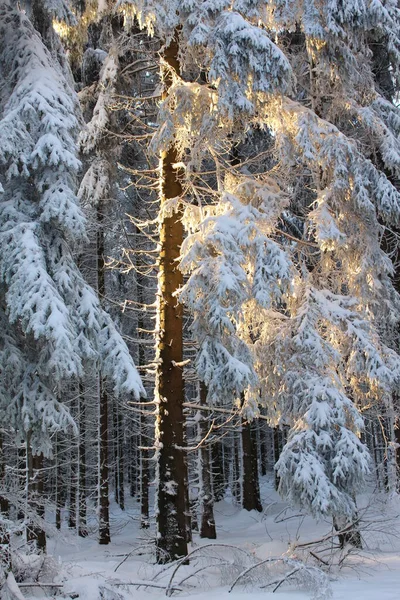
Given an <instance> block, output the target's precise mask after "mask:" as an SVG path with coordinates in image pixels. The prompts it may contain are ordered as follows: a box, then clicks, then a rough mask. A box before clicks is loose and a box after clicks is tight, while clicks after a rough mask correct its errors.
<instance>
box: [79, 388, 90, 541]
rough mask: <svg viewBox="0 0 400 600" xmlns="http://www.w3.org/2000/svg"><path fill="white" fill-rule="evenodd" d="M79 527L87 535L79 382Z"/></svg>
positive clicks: (83, 420) (83, 425)
mask: <svg viewBox="0 0 400 600" xmlns="http://www.w3.org/2000/svg"><path fill="white" fill-rule="evenodd" d="M78 410H79V447H78V452H79V498H78V502H79V529H78V534H79V536H80V537H86V536H87V535H88V530H87V522H86V518H87V515H86V512H87V511H86V405H85V396H84V388H83V385H82V383H80V384H79V406H78Z"/></svg>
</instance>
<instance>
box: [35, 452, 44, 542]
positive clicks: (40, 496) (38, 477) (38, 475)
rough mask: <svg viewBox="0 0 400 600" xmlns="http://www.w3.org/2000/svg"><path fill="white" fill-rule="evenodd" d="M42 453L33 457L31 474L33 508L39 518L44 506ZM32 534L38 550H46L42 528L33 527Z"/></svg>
mask: <svg viewBox="0 0 400 600" xmlns="http://www.w3.org/2000/svg"><path fill="white" fill-rule="evenodd" d="M43 462H44V459H43V454H38V455H36V456H34V457H33V460H32V466H33V476H34V479H35V484H34V490H35V508H36V514H37V515H38V517H40V518H41V519H44V516H45V508H44V477H43ZM34 535H35V538H36V545H37V548H38V550H40V551H42V552H46V534H45V532H44V531H43V529H42V528H41V527H39V526H37V527H35V528H34Z"/></svg>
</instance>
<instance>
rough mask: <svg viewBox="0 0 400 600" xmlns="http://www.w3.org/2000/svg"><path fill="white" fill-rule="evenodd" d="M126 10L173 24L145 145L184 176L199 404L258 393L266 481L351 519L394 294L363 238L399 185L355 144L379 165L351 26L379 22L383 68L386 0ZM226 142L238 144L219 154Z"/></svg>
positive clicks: (186, 263)
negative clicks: (167, 74)
mask: <svg viewBox="0 0 400 600" xmlns="http://www.w3.org/2000/svg"><path fill="white" fill-rule="evenodd" d="M130 6H131V7H132V8H133V13H134V14H135V15H136V16H137V17H138V19H139V22H140V23H141V25H142V26H143V27H147V28H148V30H149V32H150V33H151V32H152V31H153V30H156V31H157V34H158V35H159V36H161V38H162V39H163V40H165V43H166V45H167V44H168V43H169V41H170V40H171V36H172V32H173V31H175V30H177V31H178V32H179V44H180V53H181V57H182V61H183V62H182V65H181V74H180V75H179V73H178V74H174V81H173V83H172V85H171V86H170V89H169V93H168V96H167V97H166V98H165V99H164V101H163V102H162V104H161V106H160V112H159V129H158V132H157V134H156V136H155V138H154V140H153V147H154V148H157V149H159V150H160V149H164V150H167V149H168V148H170V147H171V146H172V145H173V146H174V148H176V152H177V154H176V162H177V163H178V164H179V167H180V169H181V170H182V173H184V187H185V191H186V196H187V197H188V202H187V203H186V204H185V205H184V207H183V214H184V216H183V221H184V224H185V227H186V229H187V231H188V233H189V235H188V237H187V239H186V240H185V242H184V244H183V247H182V252H181V269H182V270H183V271H184V272H185V273H187V274H188V275H189V280H188V282H187V283H186V284H185V286H184V287H183V291H182V294H181V298H182V300H184V302H185V303H186V305H187V306H188V308H189V309H190V310H191V312H192V314H193V317H194V321H193V327H192V331H193V333H194V336H195V338H196V340H197V341H198V343H199V348H200V349H199V355H198V359H197V371H198V374H199V377H200V379H201V380H202V381H203V382H204V383H205V385H206V386H207V388H208V401H209V402H215V403H221V402H226V403H228V402H229V403H232V400H234V401H235V399H236V404H237V405H240V404H242V410H243V415H244V417H245V418H251V417H254V416H257V414H258V407H257V405H258V402H259V399H260V390H261V401H262V402H264V403H265V404H266V405H267V407H268V409H269V414H270V417H271V421H272V422H274V423H277V424H287V425H290V427H291V430H290V433H289V437H288V441H287V444H286V446H285V447H284V449H283V451H282V453H281V456H280V459H279V462H278V465H277V469H278V475H279V480H280V491H281V493H282V494H284V495H285V496H287V497H288V498H289V499H290V500H291V501H293V502H295V503H298V504H300V505H302V506H303V507H305V508H307V509H308V510H309V511H310V512H311V513H313V514H319V515H320V514H322V515H333V516H334V517H335V518H339V517H348V518H351V517H352V516H354V514H355V511H356V507H355V503H354V494H355V492H356V491H357V490H358V489H359V488H360V486H361V484H362V482H363V480H364V479H365V475H366V474H367V473H368V469H369V456H368V451H367V449H366V447H365V446H364V445H363V444H362V443H361V442H360V439H359V433H360V431H361V430H362V428H363V422H362V419H361V416H360V413H359V410H358V408H359V407H360V406H362V405H363V403H364V402H365V401H366V400H368V401H371V399H372V400H373V401H378V400H379V401H383V402H389V401H390V399H391V397H392V393H393V390H394V388H395V387H396V385H397V383H398V378H399V373H400V371H399V367H400V363H399V357H398V355H397V353H396V352H395V350H394V349H393V348H391V347H390V346H389V345H387V344H386V343H385V341H386V340H385V341H384V337H383V335H382V334H383V333H384V331H383V327H382V324H381V322H380V319H382V318H383V315H385V319H386V320H387V321H391V322H393V315H396V314H397V313H398V307H399V298H398V295H397V293H396V292H395V290H394V288H393V285H392V281H391V276H392V275H393V265H392V263H391V260H390V258H389V257H388V255H387V254H385V252H384V250H383V249H382V248H381V246H380V236H381V231H382V224H383V226H384V224H385V223H389V222H390V221H393V220H395V222H397V220H398V216H399V207H400V204H399V194H398V192H397V190H396V189H395V187H394V186H393V185H392V183H391V182H390V181H389V179H388V178H387V176H386V173H385V171H384V170H382V169H380V168H379V166H378V165H377V164H376V162H374V161H373V160H371V159H372V153H371V145H368V143H366V140H368V141H370V140H371V144H372V147H373V148H375V149H376V150H379V152H380V154H381V156H382V161H383V164H384V166H385V168H386V169H388V170H392V171H396V169H397V168H398V167H397V165H398V157H399V153H398V141H397V137H396V131H397V129H396V127H397V125H396V123H397V112H396V109H395V108H394V107H393V106H392V105H390V104H389V103H388V102H387V100H386V99H384V98H383V97H382V96H380V94H379V90H377V89H376V88H375V85H374V80H373V76H372V74H373V73H372V69H373V66H372V60H371V58H372V57H371V53H370V50H369V48H368V46H367V44H366V40H367V39H368V36H370V35H371V32H374V35H377V36H378V37H379V36H380V35H382V36H384V38H385V40H386V42H385V43H386V44H387V52H388V56H390V57H391V58H390V60H391V61H392V64H393V73H394V75H395V74H396V73H397V61H398V47H399V37H398V25H397V23H398V9H397V8H396V6H395V4H394V3H392V2H385V3H383V2H379V1H378V2H373V3H367V2H363V1H361V2H359V1H357V2H348V3H346V4H345V5H344V4H343V5H338V3H336V2H331V1H329V0H325V1H323V2H318V3H316V2H313V1H312V2H302V1H300V0H298V1H297V0H293V1H290V0H289V1H285V2H281V1H280V0H276V1H275V2H272V3H269V4H267V3H264V2H260V1H258V0H236V1H235V2H233V3H232V2H225V1H224V0H221V1H219V2H217V1H215V2H212V1H211V2H208V1H205V2H194V1H192V0H184V1H182V2H156V3H155V2H151V1H144V0H142V1H139V0H138V1H137V2H130ZM183 57H184V60H183ZM296 77H297V82H296ZM257 129H258V130H260V129H261V130H262V129H264V130H266V131H267V132H270V133H272V134H273V135H272V136H268V135H265V144H266V146H267V148H268V150H269V153H270V156H271V159H270V160H265V159H263V157H262V156H261V155H260V156H257V155H256V153H255V152H254V150H253V151H252V150H251V147H250V142H249V140H250V137H251V135H253V134H254V132H255V131H256V130H257ZM237 144H242V146H243V147H244V148H247V152H248V156H247V157H246V159H243V160H241V161H240V162H239V164H237V165H232V164H231V161H230V160H229V156H230V153H231V150H230V149H231V148H232V146H235V145H237ZM206 173H208V174H210V173H213V176H211V175H209V176H207V175H206ZM174 208H175V206H174ZM378 307H379V310H378ZM242 394H244V402H241V400H240V398H241V396H242Z"/></svg>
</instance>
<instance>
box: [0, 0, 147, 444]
mask: <svg viewBox="0 0 400 600" xmlns="http://www.w3.org/2000/svg"><path fill="white" fill-rule="evenodd" d="M0 73H1V78H2V86H1V90H0V117H1V119H0V146H1V151H0V187H1V194H0V232H1V233H0V236H1V251H0V272H1V296H0V297H1V301H0V302H1V310H2V324H3V325H4V329H3V331H5V333H6V336H4V337H3V341H2V346H1V353H2V360H1V365H0V369H1V372H2V377H1V394H0V396H1V413H2V420H4V421H6V422H7V423H8V425H11V426H12V427H14V428H15V430H16V431H17V432H19V435H20V436H21V437H24V436H25V435H26V433H27V432H28V431H29V432H30V436H31V437H30V439H31V444H32V447H33V450H34V452H43V453H47V454H48V453H50V451H51V445H50V438H49V436H50V434H51V432H52V431H54V430H56V429H59V428H63V427H65V425H66V423H67V422H68V421H70V418H69V416H68V413H67V412H66V411H65V409H63V407H62V405H61V404H60V402H59V400H58V399H57V396H58V395H59V393H60V390H61V385H62V382H63V381H65V380H66V379H69V378H71V377H74V378H80V377H81V376H82V374H83V372H84V369H85V365H87V364H89V363H95V364H97V365H98V367H99V369H100V370H101V371H102V373H103V375H104V376H105V377H107V379H108V380H109V381H110V383H112V385H113V387H114V390H115V392H116V393H118V394H122V393H133V394H134V395H135V396H136V397H139V395H140V394H142V393H144V390H143V388H142V385H141V382H140V378H139V376H138V374H137V372H136V369H135V367H134V364H133V362H132V359H131V357H130V355H129V352H128V349H127V347H126V345H125V343H124V342H123V340H122V338H121V336H120V334H119V333H118V331H117V330H116V328H115V325H114V324H113V322H112V320H111V318H110V317H109V315H108V314H107V313H106V312H104V310H103V309H102V308H101V306H100V303H99V300H98V298H97V297H96V294H95V293H94V291H93V290H92V289H91V288H90V286H88V285H87V283H86V282H85V280H84V278H83V277H82V275H81V274H80V272H79V270H78V268H77V266H76V263H75V261H74V255H73V251H75V252H77V251H78V250H79V248H80V247H81V244H82V242H83V241H84V239H85V219H84V216H83V214H82V212H81V209H80V208H79V205H78V202H77V199H76V196H75V187H76V179H77V172H78V169H79V167H80V163H79V161H78V159H77V156H76V144H75V139H76V135H77V132H78V128H79V122H78V115H79V113H78V107H77V100H76V96H75V94H74V92H73V90H72V89H71V87H70V86H69V85H68V83H67V81H66V80H65V77H64V75H63V71H62V69H61V68H60V67H59V65H58V63H57V62H56V61H55V60H54V59H53V58H52V56H51V54H50V53H49V51H48V50H47V49H46V48H45V46H44V45H43V43H42V41H41V39H40V37H39V36H38V34H37V33H36V32H35V30H34V28H33V27H32V25H31V23H30V21H29V20H28V18H27V16H26V15H25V14H24V13H23V12H21V11H20V10H19V9H18V8H17V7H15V6H14V3H10V2H4V3H2V6H1V8H0ZM11 361H13V363H14V364H15V368H13V369H11V368H10V364H11ZM3 373H4V376H3ZM10 378H11V379H10ZM10 381H11V384H8V383H9V382H10Z"/></svg>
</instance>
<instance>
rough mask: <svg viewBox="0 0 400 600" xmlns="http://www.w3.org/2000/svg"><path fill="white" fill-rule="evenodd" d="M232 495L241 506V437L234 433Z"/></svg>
mask: <svg viewBox="0 0 400 600" xmlns="http://www.w3.org/2000/svg"><path fill="white" fill-rule="evenodd" d="M232 442H233V443H232V445H233V461H232V495H233V497H234V498H235V500H236V502H238V504H241V473H240V436H239V435H238V433H237V432H236V431H234V432H233V440H232Z"/></svg>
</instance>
